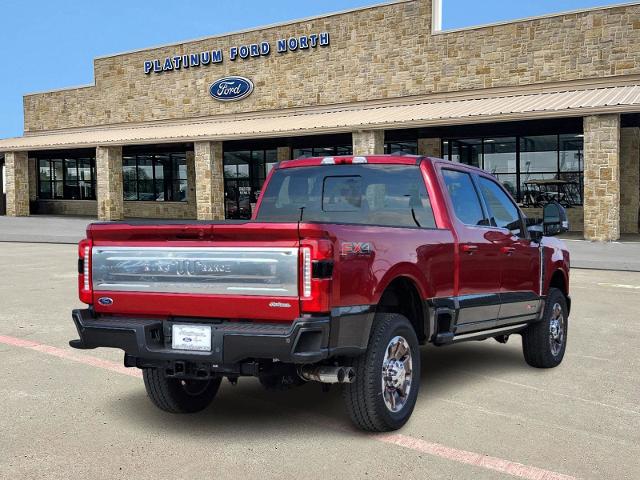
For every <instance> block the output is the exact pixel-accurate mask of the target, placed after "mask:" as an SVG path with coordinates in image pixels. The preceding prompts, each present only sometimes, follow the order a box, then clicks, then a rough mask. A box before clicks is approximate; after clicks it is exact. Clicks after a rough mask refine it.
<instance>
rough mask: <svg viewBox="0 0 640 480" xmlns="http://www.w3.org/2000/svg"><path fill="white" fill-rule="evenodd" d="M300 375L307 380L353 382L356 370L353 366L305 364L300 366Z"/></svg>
mask: <svg viewBox="0 0 640 480" xmlns="http://www.w3.org/2000/svg"><path fill="white" fill-rule="evenodd" d="M298 375H300V377H301V378H302V379H303V380H306V381H307V382H321V383H352V382H353V381H354V380H355V378H356V372H355V371H354V370H353V368H351V367H330V366H317V365H303V366H302V367H300V368H298Z"/></svg>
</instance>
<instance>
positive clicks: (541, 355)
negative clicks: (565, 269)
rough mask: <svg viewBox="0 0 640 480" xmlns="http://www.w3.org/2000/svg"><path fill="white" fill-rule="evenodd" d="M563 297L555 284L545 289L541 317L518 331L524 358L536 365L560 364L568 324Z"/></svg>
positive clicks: (533, 365)
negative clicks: (547, 292) (544, 301)
mask: <svg viewBox="0 0 640 480" xmlns="http://www.w3.org/2000/svg"><path fill="white" fill-rule="evenodd" d="M568 314H569V311H568V309H567V299H566V298H565V296H564V294H563V293H562V291H560V290H558V289H557V288H551V289H549V294H548V295H547V300H546V303H545V307H544V313H543V316H542V320H541V321H539V322H536V323H533V324H531V325H529V327H527V329H526V330H525V331H524V332H523V333H522V351H523V353H524V359H525V361H526V362H527V363H528V364H529V365H531V366H532V367H536V368H553V367H557V366H558V365H560V363H561V362H562V359H563V358H564V352H565V350H566V348H567V327H568V325H569V323H568V321H569V317H568Z"/></svg>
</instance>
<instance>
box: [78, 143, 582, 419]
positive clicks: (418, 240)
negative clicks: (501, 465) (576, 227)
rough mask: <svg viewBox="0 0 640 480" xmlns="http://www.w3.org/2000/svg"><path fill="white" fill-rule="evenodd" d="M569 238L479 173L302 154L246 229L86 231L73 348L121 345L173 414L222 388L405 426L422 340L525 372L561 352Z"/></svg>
mask: <svg viewBox="0 0 640 480" xmlns="http://www.w3.org/2000/svg"><path fill="white" fill-rule="evenodd" d="M567 228H568V225H567V222H566V212H565V211H564V209H563V208H562V207H561V206H560V205H558V204H553V203H552V204H549V205H547V206H546V207H545V211H544V219H543V220H542V221H532V219H527V218H525V216H524V215H523V213H522V212H521V211H520V209H519V208H518V206H517V205H516V203H515V202H514V201H513V199H512V198H511V197H510V196H509V194H508V192H507V191H506V190H505V189H504V188H503V187H502V186H501V185H500V183H498V182H497V181H496V180H495V178H494V177H492V176H491V175H489V174H488V173H486V172H484V171H482V170H479V169H476V168H472V167H468V166H465V165H461V164H457V163H452V162H447V161H444V160H438V159H431V158H425V157H415V156H367V157H352V156H350V157H329V158H310V159H300V160H291V161H286V162H281V163H280V164H279V165H277V166H276V167H275V168H273V170H272V171H271V172H270V174H269V176H268V178H267V181H266V184H265V187H264V189H263V191H262V194H261V196H260V198H259V200H258V204H257V208H256V211H255V212H254V214H253V218H252V220H251V221H241V222H195V221H194V222H160V223H158V222H155V223H149V222H122V223H94V224H92V225H90V226H89V227H88V229H87V239H86V240H83V241H82V242H80V245H79V256H80V259H79V265H78V267H79V268H78V270H79V279H78V285H79V290H80V299H81V300H82V302H84V303H86V304H88V305H89V308H87V309H85V310H75V311H74V312H73V320H74V322H75V324H76V327H77V330H78V333H79V336H80V338H79V339H78V340H73V341H71V342H70V344H71V346H72V347H74V348H80V349H91V348H96V347H112V348H119V349H122V350H124V352H125V356H124V364H125V365H126V366H127V367H137V368H140V369H142V370H143V375H144V383H145V387H146V389H147V393H148V395H149V397H150V398H151V400H152V401H153V403H155V405H156V406H158V407H159V408H161V409H163V410H166V411H168V412H174V413H179V412H195V411H199V410H202V409H204V408H205V407H207V406H208V405H209V404H210V402H211V401H212V399H213V397H214V396H215V395H216V393H217V391H218V388H219V386H220V383H221V380H222V379H223V378H224V377H227V378H228V379H229V380H230V381H231V383H235V382H237V380H238V378H239V377H242V376H254V377H258V378H259V379H260V381H261V382H262V384H263V385H265V386H266V387H269V388H285V387H290V386H294V385H299V384H303V383H305V382H310V381H316V382H323V383H326V384H328V383H341V384H343V385H342V388H343V393H344V399H345V402H346V406H347V409H348V411H349V413H350V415H351V418H352V419H353V421H354V422H355V424H356V425H357V426H359V427H360V428H362V429H365V430H370V431H388V430H394V429H398V428H400V427H401V426H402V425H404V423H405V422H406V421H407V420H408V418H409V417H410V415H411V413H412V411H413V408H414V405H415V403H416V397H417V394H418V388H419V385H420V371H421V370H420V349H419V347H420V345H422V344H426V343H429V342H430V343H433V344H434V345H438V346H443V345H450V344H454V343H458V342H462V341H467V340H484V339H487V338H495V339H496V340H498V341H499V342H506V341H507V339H508V338H509V336H510V335H511V334H516V333H517V334H520V335H521V336H522V346H523V350H524V357H525V360H526V362H527V363H528V364H530V365H532V366H534V367H540V368H549V367H555V366H557V365H558V364H559V363H560V362H561V361H562V358H563V355H564V352H565V348H566V341H567V321H568V316H569V311H570V307H571V302H570V297H569V253H568V252H567V250H566V248H565V246H564V244H563V243H562V242H561V241H560V240H557V239H554V238H551V237H550V236H551V235H555V234H558V233H561V232H563V231H565V230H566V229H567Z"/></svg>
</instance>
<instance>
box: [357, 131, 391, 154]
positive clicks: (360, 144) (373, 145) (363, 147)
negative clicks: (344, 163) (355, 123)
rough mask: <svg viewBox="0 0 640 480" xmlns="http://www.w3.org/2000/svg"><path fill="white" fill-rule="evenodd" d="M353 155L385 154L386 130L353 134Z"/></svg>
mask: <svg viewBox="0 0 640 480" xmlns="http://www.w3.org/2000/svg"><path fill="white" fill-rule="evenodd" d="M353 154H354V155H382V154H384V130H362V131H358V132H353Z"/></svg>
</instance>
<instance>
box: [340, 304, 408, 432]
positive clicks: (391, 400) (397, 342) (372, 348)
mask: <svg viewBox="0 0 640 480" xmlns="http://www.w3.org/2000/svg"><path fill="white" fill-rule="evenodd" d="M352 367H353V368H354V370H355V373H356V377H355V381H354V382H353V383H350V384H346V385H345V386H344V389H343V396H344V399H345V403H346V406H347V410H348V412H349V415H350V417H351V420H352V421H353V423H354V424H355V425H356V426H357V427H358V428H360V429H362V430H367V431H370V432H388V431H392V430H397V429H399V428H400V427H402V426H403V425H404V424H405V423H407V421H408V420H409V417H410V416H411V413H412V412H413V408H414V407H415V404H416V399H417V397H418V390H419V387H420V346H419V345H418V339H417V337H416V333H415V331H414V329H413V326H412V325H411V323H410V322H409V320H407V318H406V317H404V316H402V315H399V314H396V313H380V314H377V315H376V318H375V320H374V322H373V326H372V329H371V335H370V338H369V347H368V348H367V351H366V352H365V353H364V354H363V355H361V356H360V357H357V358H354V359H353V360H352Z"/></svg>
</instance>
